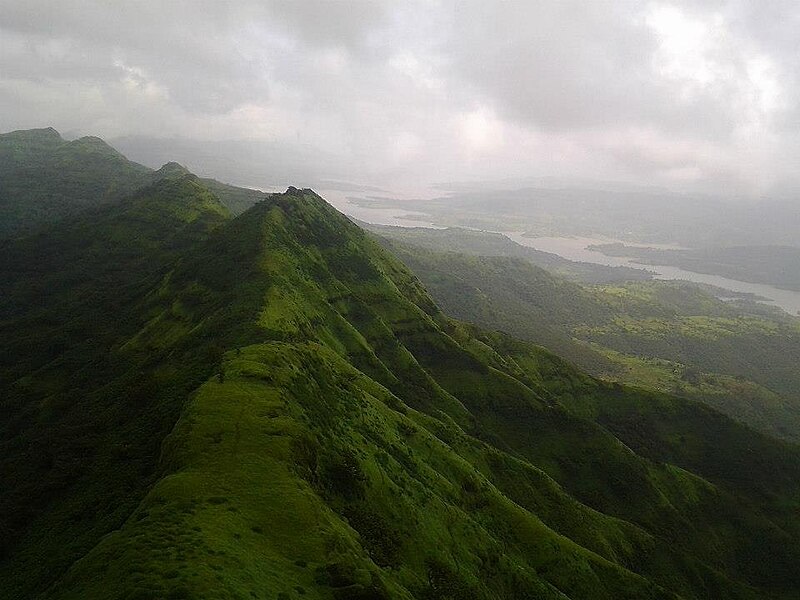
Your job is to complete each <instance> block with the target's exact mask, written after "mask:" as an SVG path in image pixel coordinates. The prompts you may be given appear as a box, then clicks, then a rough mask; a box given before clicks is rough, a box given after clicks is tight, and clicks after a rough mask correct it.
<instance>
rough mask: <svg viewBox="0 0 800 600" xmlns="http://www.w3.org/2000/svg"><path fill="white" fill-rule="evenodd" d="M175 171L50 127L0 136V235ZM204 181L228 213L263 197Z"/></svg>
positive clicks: (112, 198)
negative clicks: (145, 163)
mask: <svg viewBox="0 0 800 600" xmlns="http://www.w3.org/2000/svg"><path fill="white" fill-rule="evenodd" d="M180 172H182V173H188V171H186V169H184V168H183V167H181V166H180V165H177V164H176V163H168V164H167V165H164V167H162V168H161V169H160V170H158V171H152V170H151V169H148V168H147V167H145V166H143V165H140V164H137V163H134V162H131V161H129V160H128V159H127V158H125V157H124V156H122V154H120V153H119V152H117V151H116V150H114V149H113V148H112V147H111V146H109V145H108V144H106V143H105V142H104V141H103V140H101V139H100V138H96V137H83V138H80V139H77V140H73V141H71V142H68V141H66V140H64V139H63V138H62V137H61V136H60V135H59V134H58V132H57V131H56V130H55V129H53V128H47V129H32V130H25V131H13V132H11V133H4V134H0V238H3V237H9V236H14V235H19V234H23V233H29V232H31V231H34V230H36V229H38V228H40V227H42V226H45V225H48V224H51V223H54V222H57V221H59V220H61V219H63V218H65V217H69V216H72V215H76V214H78V213H80V212H82V211H85V210H88V209H92V208H97V207H99V206H103V205H105V204H113V203H116V202H119V201H120V200H122V199H123V198H125V197H126V196H129V195H130V194H132V193H133V192H135V191H136V190H139V189H142V188H143V187H146V186H147V185H150V184H151V183H153V182H154V181H157V180H158V179H159V178H161V177H163V176H170V175H175V174H176V173H180ZM204 183H205V184H206V185H207V186H208V187H209V188H210V189H212V190H213V192H214V193H215V194H216V195H217V197H218V198H219V199H220V200H221V201H222V203H223V204H225V205H226V206H227V207H228V209H229V210H230V211H231V212H232V213H233V214H239V213H241V212H244V211H245V210H246V209H247V208H249V207H250V206H252V205H253V204H255V203H256V202H257V201H258V200H259V199H260V198H261V197H263V193H261V192H258V191H256V190H247V189H244V188H237V187H234V186H229V185H226V184H223V183H219V182H217V181H214V180H204Z"/></svg>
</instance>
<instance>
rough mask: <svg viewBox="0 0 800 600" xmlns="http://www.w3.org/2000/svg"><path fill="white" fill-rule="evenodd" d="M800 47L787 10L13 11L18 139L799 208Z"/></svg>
mask: <svg viewBox="0 0 800 600" xmlns="http://www.w3.org/2000/svg"><path fill="white" fill-rule="evenodd" d="M798 30H800V8H797V7H796V3H794V2H789V1H783V0H766V1H761V2H755V1H750V2H746V1H744V0H729V1H722V0H719V1H717V0H709V2H704V3H702V7H701V8H698V3H690V2H680V1H677V2H650V3H642V2H638V1H634V0H618V1H615V2H594V1H588V0H586V1H582V2H578V1H570V0H565V1H563V2H522V1H520V2H514V1H509V2H502V3H500V2H497V3H495V2H485V1H483V0H465V1H461V2H444V1H438V2H437V1H434V0H413V1H411V2H407V3H397V2H389V1H386V2H380V1H377V0H376V1H367V0H362V1H353V2H337V1H325V0H304V1H300V2H297V1H289V0H285V1H272V2H264V1H249V0H245V1H239V2H225V1H216V2H212V1H202V0H197V1H192V2H189V1H183V2H170V3H164V2H155V1H148V0H140V1H130V2H125V3H117V2H113V3H111V2H102V1H96V2H93V1H86V0H84V1H74V2H53V1H52V0H50V1H38V2H37V1H35V0H29V1H28V2H26V3H20V2H14V1H11V0H0V107H2V110H1V111H0V129H2V130H10V129H18V128H27V127H36V126H45V125H53V126H55V127H56V128H58V129H59V130H61V131H65V132H76V133H93V134H97V135H101V136H104V137H107V138H115V137H122V136H138V137H139V139H141V137H142V136H144V137H157V138H166V139H173V138H174V139H179V140H181V143H180V144H178V145H176V147H185V146H186V144H188V143H190V142H189V141H190V140H198V141H204V142H220V145H219V147H220V148H230V147H231V145H232V144H233V145H234V146H235V145H236V143H239V144H241V145H242V147H247V148H254V147H262V148H263V149H264V150H263V152H262V154H263V155H264V156H275V155H284V156H286V157H287V158H286V160H284V161H283V162H281V166H282V168H285V169H287V170H288V171H290V172H291V173H292V176H294V177H300V178H302V177H304V176H307V177H308V178H309V179H312V180H313V179H314V178H318V177H321V176H325V177H333V178H340V179H347V180H350V181H360V182H365V183H376V184H384V185H398V184H399V185H406V184H409V185H411V184H416V183H418V182H429V181H442V180H459V179H502V178H513V177H528V176H543V175H557V176H560V177H571V176H572V177H580V178H602V179H618V180H627V181H632V182H636V183H643V184H656V185H666V186H677V187H682V188H685V187H688V188H690V189H692V188H694V189H699V190H704V191H717V192H720V193H731V194H737V195H738V194H750V195H761V194H769V193H787V192H793V191H794V190H795V189H797V187H798V176H797V174H796V173H795V171H796V170H797V169H796V165H795V164H794V163H795V160H794V157H796V156H798V150H800V143H798V142H799V140H800V137H798V129H799V128H800V110H799V109H798V93H799V92H800V85H799V84H800V81H798V76H799V75H800V52H798V47H797V46H798V42H797V39H798V38H797V34H796V32H797V31H798ZM222 142H224V143H222ZM213 147H214V144H210V145H206V148H207V152H209V153H210V154H211V155H213ZM304 149H305V150H306V151H304ZM256 154H258V153H256ZM320 156H323V157H326V159H325V160H324V161H323V162H324V163H325V168H324V169H321V168H320V166H319V164H316V163H315V161H317V159H318V158H319V157H320ZM176 158H180V157H176ZM292 161H294V164H287V163H291V162H292ZM257 168H258V167H257V166H254V169H257ZM263 168H264V169H265V170H269V168H270V167H269V165H264V167H263ZM247 176H248V175H247V174H243V175H242V177H247ZM259 177H260V175H259V174H258V173H253V181H256V180H257V179H258V178H259ZM243 183H245V182H243ZM298 183H301V184H302V183H303V182H298Z"/></svg>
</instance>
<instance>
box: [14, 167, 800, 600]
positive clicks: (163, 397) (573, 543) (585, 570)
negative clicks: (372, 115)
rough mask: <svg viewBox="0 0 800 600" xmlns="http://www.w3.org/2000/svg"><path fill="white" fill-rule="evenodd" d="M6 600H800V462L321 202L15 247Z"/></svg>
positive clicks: (147, 223) (179, 200)
mask: <svg viewBox="0 0 800 600" xmlns="http://www.w3.org/2000/svg"><path fill="white" fill-rule="evenodd" d="M0 257H1V258H0V275H1V276H0V298H2V302H1V303H0V340H2V342H1V343H2V346H3V347H2V352H0V356H2V357H3V358H2V363H0V373H2V380H0V384H1V385H2V389H1V390H0V398H2V403H3V405H2V413H3V414H4V415H8V417H6V418H4V419H3V420H2V430H1V431H0V451H1V454H0V455H1V456H2V459H0V460H2V462H1V463H0V476H2V480H3V481H4V482H8V485H5V486H3V488H2V489H0V514H2V515H3V516H4V521H3V522H2V524H0V527H2V530H3V535H2V539H3V546H2V554H0V557H1V558H0V561H1V562H0V596H2V597H5V598H48V599H62V598H63V599H66V598H114V599H117V598H119V599H123V598H124V599H133V598H137V599H145V598H153V599H155V598H237V599H239V598H268V599H277V600H288V599H299V598H320V599H335V600H344V599H365V600H367V599H369V600H384V599H409V600H410V599H412V598H413V599H442V600H444V599H487V600H488V599H512V598H513V599H522V598H554V599H556V598H558V599H564V598H571V599H579V598H585V599H603V598H608V599H619V598H631V599H633V598H636V599H641V598H665V599H666V598H671V599H675V598H743V599H744V598H765V597H766V598H787V599H788V598H793V597H795V596H796V595H797V592H798V591H799V590H800V575H799V574H798V572H797V570H796V568H795V567H796V565H797V564H798V560H800V549H798V547H797V545H796V544H795V543H793V542H794V540H796V539H797V536H798V534H800V518H798V514H800V513H798V508H799V506H800V505H799V504H798V500H800V451H798V449H797V448H795V447H794V446H790V445H787V444H784V443H782V442H779V441H776V440H773V439H771V438H768V437H766V436H764V435H762V434H759V433H756V432H754V431H752V430H750V429H748V428H746V427H744V426H742V425H739V424H737V423H736V422H734V421H732V420H731V419H729V418H727V417H725V416H723V415H722V414H720V413H717V412H715V411H713V410H711V409H709V408H706V407H705V406H703V405H701V404H699V403H695V402H691V401H688V400H683V399H679V398H676V397H672V396H667V395H662V394H658V393H653V392H645V391H642V390H637V389H633V388H627V387H624V386H621V385H618V384H610V383H603V382H601V381H598V380H595V379H592V378H590V377H588V376H587V375H584V374H582V373H581V372H579V371H578V370H576V369H575V368H574V367H572V366H570V365H569V364H568V363H566V362H564V361H562V360H561V359H559V358H557V357H555V356H554V355H552V354H550V353H548V352H546V351H544V350H542V349H541V348H539V347H537V346H534V345H532V344H530V343H529V342H522V341H518V340H515V339H513V338H511V337H508V336H506V335H503V334H497V333H489V332H485V331H482V330H479V329H476V328H474V327H473V326H468V325H464V324H461V323H459V322H456V321H453V320H451V319H450V318H448V317H446V316H445V315H444V314H443V313H442V312H441V311H440V310H439V308H438V307H437V305H436V304H435V303H434V301H433V300H432V299H431V297H430V296H429V295H428V293H427V292H426V291H425V289H424V288H423V287H422V285H421V283H420V281H419V279H417V277H416V276H415V275H414V274H412V273H411V272H410V271H409V270H408V269H407V268H406V267H405V266H404V265H403V264H402V263H401V262H400V261H399V260H397V259H396V258H394V257H393V256H392V255H391V254H390V253H389V252H387V251H386V250H384V249H383V248H382V247H381V246H380V245H379V244H378V243H376V242H375V241H374V240H373V239H372V238H371V237H370V236H369V235H367V234H366V233H365V232H364V231H362V230H361V229H360V228H358V227H357V226H356V225H354V224H352V223H351V222H350V221H349V220H348V219H346V218H345V217H343V216H342V215H341V214H339V213H338V212H337V211H335V210H334V209H333V208H332V207H330V206H329V205H328V204H326V203H325V201H324V200H322V199H321V198H320V197H319V196H317V195H316V194H314V193H313V192H311V191H310V190H303V191H300V190H296V189H294V188H290V189H289V190H288V191H287V192H286V193H285V194H276V195H273V196H270V197H268V198H266V199H264V200H263V201H261V202H260V203H258V204H257V205H255V206H254V207H252V208H251V209H249V210H247V211H246V212H244V213H243V214H241V215H240V216H238V217H236V218H230V216H229V211H228V210H227V209H226V208H225V207H224V206H223V204H222V203H221V202H220V201H219V199H218V198H217V197H216V196H215V195H214V194H213V193H212V192H211V190H209V188H208V187H207V186H205V185H204V184H203V182H202V181H201V180H198V179H197V178H195V177H194V176H192V175H190V174H182V173H179V172H174V173H171V174H170V175H169V176H165V177H163V178H161V179H160V180H159V181H157V182H155V183H154V184H152V185H151V186H149V187H146V188H144V189H142V190H141V191H139V192H138V193H137V194H135V195H134V196H132V197H130V198H128V199H125V200H122V201H121V202H120V203H118V204H115V205H111V206H107V207H103V208H100V209H97V210H96V211H95V212H94V213H93V214H92V215H90V216H85V217H77V218H73V219H70V220H67V221H64V222H62V223H61V224H60V225H58V226H56V227H54V228H51V229H49V230H47V231H44V232H41V233H39V234H37V236H35V237H28V238H21V239H19V240H15V241H7V242H5V243H4V245H3V247H2V252H0Z"/></svg>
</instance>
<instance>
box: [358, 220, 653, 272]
mask: <svg viewBox="0 0 800 600" xmlns="http://www.w3.org/2000/svg"><path fill="white" fill-rule="evenodd" d="M359 224H360V225H361V226H362V227H364V228H365V229H368V230H369V231H372V232H374V233H376V234H378V235H380V236H382V237H385V238H389V239H393V240H398V241H402V242H406V243H408V244H412V245H414V246H418V247H420V248H428V249H430V250H438V251H445V252H458V253H461V254H468V255H472V256H498V257H500V256H503V257H509V258H520V259H522V260H525V261H527V262H529V263H531V264H533V265H536V266H537V267H542V268H543V269H547V270H548V271H550V272H551V273H555V274H558V275H563V276H564V277H566V278H568V279H572V280H575V281H582V282H583V283H611V282H619V281H647V280H649V279H652V274H650V273H648V272H647V271H644V270H642V269H633V268H630V267H609V266H605V265H598V264H594V263H583V262H576V261H572V260H568V259H566V258H563V257H561V256H558V255H557V254H552V253H550V252H543V251H541V250H536V249H535V248H529V247H527V246H522V245H520V244H517V243H516V242H514V241H513V240H511V239H510V238H509V237H508V236H506V235H503V234H502V233H496V232H492V231H478V230H473V229H463V228H460V227H448V228H446V229H432V228H428V227H393V226H388V225H373V224H371V223H359Z"/></svg>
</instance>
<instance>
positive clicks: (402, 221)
mask: <svg viewBox="0 0 800 600" xmlns="http://www.w3.org/2000/svg"><path fill="white" fill-rule="evenodd" d="M320 196H322V197H323V198H325V200H327V201H328V202H330V203H331V204H332V205H333V206H334V207H335V208H336V209H337V210H339V211H340V212H343V213H344V214H346V215H347V216H348V217H353V218H354V219H358V220H359V221H364V222H366V223H372V224H373V225H393V226H395V227H428V228H430V229H445V228H444V227H440V226H438V225H434V224H433V223H431V222H430V221H427V220H425V219H427V218H430V217H429V215H427V214H425V213H422V212H418V211H414V210H405V209H402V208H372V207H367V206H359V205H358V204H355V203H354V202H352V201H351V200H350V198H349V197H348V193H346V192H340V191H337V190H321V191H320ZM410 217H414V219H412V218H410ZM415 218H419V219H420V220H415Z"/></svg>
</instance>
